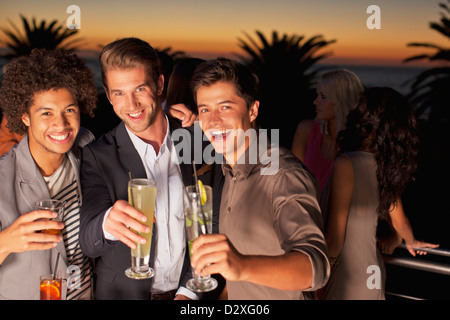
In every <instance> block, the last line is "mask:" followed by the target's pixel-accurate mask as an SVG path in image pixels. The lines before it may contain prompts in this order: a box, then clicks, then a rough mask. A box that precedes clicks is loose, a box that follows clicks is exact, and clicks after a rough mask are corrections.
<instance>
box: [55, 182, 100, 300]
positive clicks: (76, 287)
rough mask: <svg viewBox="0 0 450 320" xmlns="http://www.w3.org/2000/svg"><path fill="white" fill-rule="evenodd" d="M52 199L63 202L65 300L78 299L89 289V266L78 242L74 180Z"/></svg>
mask: <svg viewBox="0 0 450 320" xmlns="http://www.w3.org/2000/svg"><path fill="white" fill-rule="evenodd" d="M53 198H54V199H57V200H62V201H65V202H66V203H65V208H64V219H63V222H64V230H63V239H64V246H65V248H66V252H67V260H68V264H69V273H70V276H69V279H67V300H74V299H78V298H79V297H80V296H81V295H82V294H83V293H84V292H85V291H86V290H87V289H89V287H90V282H91V266H90V260H89V257H87V256H86V255H84V254H83V252H82V251H81V248H80V243H79V241H78V236H79V232H80V202H79V196H78V186H77V182H76V180H74V181H73V182H72V183H71V184H69V185H68V186H66V187H65V188H63V189H61V190H60V191H59V192H58V193H57V194H56V195H55V196H54V197H53Z"/></svg>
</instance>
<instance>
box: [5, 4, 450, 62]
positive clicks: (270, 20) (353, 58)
mask: <svg viewBox="0 0 450 320" xmlns="http://www.w3.org/2000/svg"><path fill="white" fill-rule="evenodd" d="M439 2H446V1H445V0H440V1H439V0H370V1H366V0H314V1H312V0H278V1H273V0H227V1H216V0H209V1H208V0H189V1H182V0H164V1H162V0H160V1H148V0H147V1H145V0H127V1H97V0H95V1H93V0H70V1H65V0H64V1H63V0H59V1H56V0H53V1H51V0H40V1H35V0H1V3H0V26H1V27H8V28H9V27H10V23H9V21H12V22H14V24H15V25H16V26H18V27H19V28H21V22H20V17H19V15H20V14H23V15H24V16H25V17H27V18H32V17H35V18H36V19H37V20H38V21H40V20H42V19H46V20H47V21H50V20H53V19H57V20H59V21H61V22H65V21H66V20H67V18H68V17H69V16H70V15H71V14H70V13H67V12H66V10H67V7H68V6H69V5H72V4H75V5H77V6H79V7H80V10H81V28H80V32H79V36H80V37H83V38H84V39H85V40H86V45H85V48H93V49H98V48H99V47H100V46H102V45H105V44H107V43H108V42H111V41H113V40H115V39H117V38H121V37H127V36H136V37H140V38H142V39H144V40H146V41H148V42H150V44H152V45H153V46H154V47H159V48H163V47H168V46H170V47H172V49H173V50H181V51H184V52H186V53H187V54H189V55H193V56H194V55H197V56H205V55H208V54H211V55H213V56H214V55H231V54H232V53H233V52H234V53H243V52H242V50H241V49H240V48H239V47H238V46H237V44H238V40H237V39H238V38H244V32H246V33H248V34H250V35H251V36H252V37H254V38H255V37H256V34H255V30H260V31H262V32H263V33H264V34H265V35H266V37H268V38H270V37H271V33H272V31H273V30H276V31H278V33H279V34H283V33H287V34H289V35H291V34H294V33H295V34H298V35H304V36H305V37H306V38H309V37H311V36H314V35H318V34H320V35H323V36H324V38H325V39H326V40H332V39H335V40H337V42H336V43H335V44H333V45H331V46H329V47H328V49H327V50H331V51H332V52H333V56H332V58H331V59H330V61H346V62H352V63H367V62H369V63H372V64H383V63H389V64H392V63H400V62H401V60H403V59H404V58H407V57H409V56H412V55H415V54H417V53H423V52H427V51H426V50H425V49H423V48H419V49H415V48H408V47H407V46H406V45H407V44H408V43H410V42H434V43H438V44H442V45H445V46H446V45H447V43H446V41H447V40H446V39H445V38H444V37H442V36H440V35H439V34H438V33H437V32H436V31H433V30H431V29H430V28H429V23H430V22H431V21H439V18H440V11H441V9H440V8H439V6H438V4H439ZM372 4H375V5H378V6H379V7H380V9H381V15H380V16H381V29H380V30H369V29H368V28H367V26H366V21H367V19H368V18H369V16H370V14H368V13H366V10H367V7H368V6H369V5H372ZM4 39H5V37H4V34H3V33H1V32H0V40H4ZM255 39H256V38H255Z"/></svg>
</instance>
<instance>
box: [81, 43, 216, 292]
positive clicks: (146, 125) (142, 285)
mask: <svg viewBox="0 0 450 320" xmlns="http://www.w3.org/2000/svg"><path fill="white" fill-rule="evenodd" d="M100 62H101V67H102V77H103V84H104V87H105V92H106V94H107V96H108V99H109V101H110V102H111V104H112V106H113V108H114V112H115V113H116V114H117V116H118V117H119V118H120V119H121V120H122V122H121V123H120V124H119V125H118V126H117V127H116V128H114V129H113V130H111V131H110V132H108V133H107V134H105V135H104V136H103V137H101V138H100V139H98V140H97V141H95V142H93V143H92V144H89V145H88V146H86V147H85V148H84V149H83V166H82V181H83V192H84V193H85V194H86V198H85V201H84V202H83V206H82V211H81V224H82V228H81V235H80V242H81V246H82V248H83V250H84V252H86V254H88V255H89V256H91V257H92V258H95V260H96V267H95V273H96V298H97V299H152V300H162V299H164V300H169V299H174V298H175V296H176V295H177V296H178V298H182V297H183V298H184V297H188V298H191V299H196V298H197V296H196V294H194V293H193V292H190V291H189V290H187V289H185V288H184V287H182V285H183V282H184V281H187V279H189V278H190V276H191V273H190V270H188V269H189V263H188V262H187V260H188V255H187V251H186V238H185V224H184V208H183V203H182V191H183V186H184V185H193V184H194V176H193V170H192V165H191V162H189V163H178V158H177V154H176V149H175V145H174V141H172V132H173V131H174V130H175V129H177V128H179V127H180V124H179V123H177V121H174V119H172V118H171V117H167V116H166V115H165V114H164V112H163V109H162V107H161V98H160V96H161V93H162V90H163V88H164V77H163V75H162V74H161V72H160V65H159V59H158V56H157V53H156V51H155V50H154V49H153V48H152V47H151V46H150V45H149V44H148V43H146V42H145V41H142V40H140V39H137V38H124V39H119V40H117V41H114V42H112V43H110V44H108V45H107V46H106V47H105V48H104V49H103V51H102V53H101V55H100ZM214 168H215V167H214V166H213V167H211V169H212V170H210V171H208V172H207V173H205V174H204V175H202V178H201V179H202V181H203V183H205V184H207V185H210V186H211V187H213V190H214V189H215V190H216V193H215V194H214V201H215V202H216V208H217V210H216V211H217V213H218V205H217V204H218V203H219V201H220V191H221V181H222V180H221V176H222V174H221V172H220V170H214ZM218 169H220V167H219V168H218ZM130 175H131V176H132V177H133V178H152V179H153V180H155V182H156V185H157V189H158V193H157V196H156V204H155V217H156V223H155V225H154V228H153V240H152V249H151V255H152V256H151V262H150V263H151V266H152V267H153V269H154V270H155V276H154V278H152V279H142V280H134V279H130V278H127V277H126V276H125V273H124V271H125V269H127V268H128V267H129V266H130V263H131V258H130V248H134V247H135V246H136V243H137V242H141V243H143V241H145V239H144V238H143V237H141V236H139V235H138V234H137V233H135V232H133V231H132V230H131V229H134V230H136V231H139V232H148V227H146V226H145V225H144V224H143V220H142V219H143V218H145V216H144V215H143V214H142V213H140V212H139V211H138V210H136V209H134V208H133V207H132V206H131V205H129V204H128V201H127V199H128V193H127V185H128V181H129V177H130ZM216 178H217V179H216ZM217 187H219V188H217ZM183 279H184V280H183ZM180 285H181V287H180Z"/></svg>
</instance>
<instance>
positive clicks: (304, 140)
mask: <svg viewBox="0 0 450 320" xmlns="http://www.w3.org/2000/svg"><path fill="white" fill-rule="evenodd" d="M363 90H364V88H363V85H362V84H361V81H360V80H359V78H358V77H357V76H356V74H354V73H353V72H351V71H349V70H345V69H342V70H335V71H330V72H327V73H325V74H323V75H322V76H321V78H320V80H319V82H318V83H317V98H316V99H315V100H314V105H315V106H316V112H317V116H316V119H315V120H304V121H302V122H300V124H299V125H298V126H297V130H296V132H295V135H294V140H293V143H292V152H293V153H294V154H295V155H296V156H297V158H299V159H300V160H302V161H303V162H304V164H305V165H306V166H307V167H308V169H309V170H310V171H311V172H312V173H313V175H314V176H315V177H316V179H317V181H318V182H319V186H320V189H321V190H322V189H323V187H324V186H325V183H326V182H327V180H328V178H329V176H330V174H331V169H332V167H333V162H334V158H335V156H336V137H337V134H338V132H339V131H340V130H342V129H344V128H345V119H346V117H347V114H348V113H349V111H350V110H351V109H353V108H354V107H355V105H356V104H357V103H358V100H359V98H360V95H361V93H362V91H363Z"/></svg>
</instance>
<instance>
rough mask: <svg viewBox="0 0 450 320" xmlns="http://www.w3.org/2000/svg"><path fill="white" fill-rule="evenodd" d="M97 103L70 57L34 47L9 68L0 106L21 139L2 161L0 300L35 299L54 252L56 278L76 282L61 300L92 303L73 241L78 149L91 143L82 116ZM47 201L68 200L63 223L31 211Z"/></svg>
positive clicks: (86, 74)
mask: <svg viewBox="0 0 450 320" xmlns="http://www.w3.org/2000/svg"><path fill="white" fill-rule="evenodd" d="M96 101H97V90H96V88H95V86H94V83H93V79H92V72H91V71H90V70H89V69H88V68H87V67H86V66H85V64H84V63H83V62H82V61H81V60H80V59H79V58H78V57H77V56H76V55H75V54H73V53H67V52H63V51H48V50H43V49H42V50H37V49H35V50H33V51H32V53H31V55H29V56H24V57H20V58H18V59H16V60H14V61H13V62H11V63H10V64H9V65H8V68H7V71H6V73H5V75H4V79H3V83H2V87H1V89H0V107H1V109H2V111H3V114H4V115H5V116H6V119H7V122H8V127H9V130H11V132H14V133H16V134H19V135H24V137H23V139H21V141H20V142H19V143H18V144H17V145H15V146H14V147H13V148H12V149H11V150H10V151H9V152H8V153H6V154H5V155H4V156H3V157H2V158H0V181H1V182H2V187H1V192H0V203H1V204H2V205H1V207H0V264H1V266H0V299H39V277H40V276H41V275H45V274H50V273H52V272H54V270H53V268H54V267H55V261H56V257H57V255H58V253H59V254H60V255H61V258H60V259H59V265H58V270H59V272H60V273H61V275H63V276H64V278H66V279H68V278H69V279H70V280H75V282H72V281H71V282H70V283H69V286H68V291H67V295H66V298H67V299H90V298H91V293H92V291H91V266H90V260H89V258H88V257H87V256H85V255H84V254H83V253H82V251H81V248H80V245H79V242H78V235H79V223H80V221H79V208H80V205H81V200H82V199H81V183H80V180H79V165H80V164H79V162H80V160H79V153H80V150H79V149H80V148H81V147H82V146H84V145H85V144H87V143H89V142H91V141H92V140H93V139H94V136H93V135H92V134H91V133H90V132H88V131H87V130H85V129H82V128H80V114H81V113H89V114H91V113H92V111H93V110H94V109H95V107H96ZM49 198H53V199H57V200H62V201H65V202H66V203H65V214H64V219H63V223H60V222H56V221H50V220H49V219H50V218H53V215H52V213H51V212H49V211H41V210H35V207H34V203H35V202H36V201H39V200H43V199H49ZM45 229H63V231H62V236H58V235H50V234H46V233H42V232H40V231H42V230H45ZM72 271H74V273H72Z"/></svg>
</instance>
